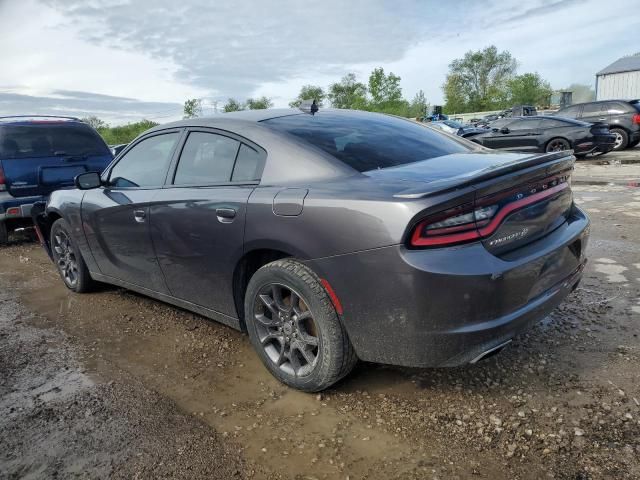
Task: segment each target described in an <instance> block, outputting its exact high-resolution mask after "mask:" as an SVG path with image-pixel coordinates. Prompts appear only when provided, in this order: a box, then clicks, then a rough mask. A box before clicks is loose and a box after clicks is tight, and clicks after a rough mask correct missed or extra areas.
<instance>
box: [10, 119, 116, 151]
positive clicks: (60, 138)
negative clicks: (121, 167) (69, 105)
mask: <svg viewBox="0 0 640 480" xmlns="http://www.w3.org/2000/svg"><path fill="white" fill-rule="evenodd" d="M54 155H58V156H88V155H109V150H108V149H107V146H106V145H105V143H104V142H103V141H102V139H101V138H100V136H99V135H98V134H97V133H96V132H95V131H94V130H92V129H91V128H89V127H88V126H86V125H83V124H78V123H74V124H64V123H58V124H32V125H0V158H34V157H51V156H54Z"/></svg>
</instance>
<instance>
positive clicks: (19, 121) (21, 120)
mask: <svg viewBox="0 0 640 480" xmlns="http://www.w3.org/2000/svg"><path fill="white" fill-rule="evenodd" d="M43 123H46V124H59V123H82V124H84V122H83V121H82V120H80V119H79V118H76V117H63V116H57V115H6V116H1V117H0V126H2V125H37V124H43Z"/></svg>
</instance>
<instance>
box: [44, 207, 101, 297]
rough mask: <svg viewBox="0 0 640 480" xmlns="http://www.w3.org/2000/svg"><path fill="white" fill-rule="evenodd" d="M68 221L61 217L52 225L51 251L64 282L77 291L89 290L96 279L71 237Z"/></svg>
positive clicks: (70, 288)
mask: <svg viewBox="0 0 640 480" xmlns="http://www.w3.org/2000/svg"><path fill="white" fill-rule="evenodd" d="M70 232H71V228H70V227H69V224H68V223H67V221H66V220H65V219H63V218H59V219H58V220H56V221H55V222H53V225H52V226H51V253H52V255H53V261H54V263H55V264H56V267H57V268H58V273H59V274H60V276H61V277H62V280H63V281H64V284H65V285H66V286H67V288H68V289H69V290H73V291H74V292H76V293H84V292H88V291H90V290H91V289H92V288H93V285H94V281H93V279H92V278H91V275H90V274H89V270H88V269H87V265H86V264H85V263H84V259H83V258H82V255H81V254H80V250H79V249H78V246H77V245H76V242H75V241H74V240H73V238H72V237H71V233H70Z"/></svg>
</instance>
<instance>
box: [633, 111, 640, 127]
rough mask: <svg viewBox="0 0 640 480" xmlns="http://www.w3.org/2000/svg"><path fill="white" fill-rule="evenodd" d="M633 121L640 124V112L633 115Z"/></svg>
mask: <svg viewBox="0 0 640 480" xmlns="http://www.w3.org/2000/svg"><path fill="white" fill-rule="evenodd" d="M633 123H635V124H637V125H640V113H636V114H635V115H634V116H633Z"/></svg>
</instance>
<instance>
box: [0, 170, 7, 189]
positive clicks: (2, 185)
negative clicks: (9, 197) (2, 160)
mask: <svg viewBox="0 0 640 480" xmlns="http://www.w3.org/2000/svg"><path fill="white" fill-rule="evenodd" d="M6 189H7V180H6V179H5V178H4V170H3V169H2V165H0V192H2V191H4V190H6Z"/></svg>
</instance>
